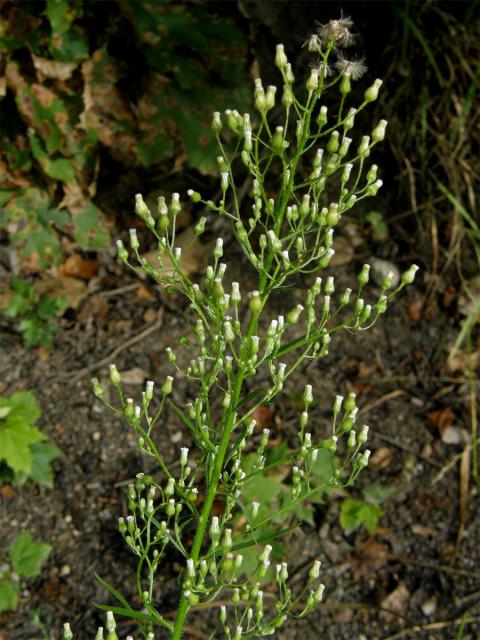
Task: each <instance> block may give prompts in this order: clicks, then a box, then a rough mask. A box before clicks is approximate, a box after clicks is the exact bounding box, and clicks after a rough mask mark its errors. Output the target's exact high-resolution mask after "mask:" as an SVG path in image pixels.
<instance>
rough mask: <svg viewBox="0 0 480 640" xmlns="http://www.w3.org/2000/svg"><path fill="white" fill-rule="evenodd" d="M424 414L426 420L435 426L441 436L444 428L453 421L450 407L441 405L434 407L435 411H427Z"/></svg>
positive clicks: (453, 417)
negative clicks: (440, 406)
mask: <svg viewBox="0 0 480 640" xmlns="http://www.w3.org/2000/svg"><path fill="white" fill-rule="evenodd" d="M425 416H426V418H427V420H429V421H430V422H431V423H432V424H433V425H435V427H437V429H438V431H439V433H440V437H442V438H443V435H444V433H445V430H446V429H447V428H448V427H450V426H451V425H452V424H453V423H454V422H455V414H454V413H453V411H452V409H451V408H450V407H443V408H442V409H436V410H435V411H427V413H426V414H425Z"/></svg>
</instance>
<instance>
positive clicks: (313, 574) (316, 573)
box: [308, 560, 322, 580]
mask: <svg viewBox="0 0 480 640" xmlns="http://www.w3.org/2000/svg"><path fill="white" fill-rule="evenodd" d="M321 565H322V563H321V562H320V560H315V562H314V563H313V565H312V567H311V568H310V571H309V572H308V579H309V580H317V579H318V578H319V577H320V567H321Z"/></svg>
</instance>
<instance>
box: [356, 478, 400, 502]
mask: <svg viewBox="0 0 480 640" xmlns="http://www.w3.org/2000/svg"><path fill="white" fill-rule="evenodd" d="M397 491H398V486H395V485H386V484H382V483H381V482H378V480H377V481H376V482H374V483H373V484H371V485H369V486H368V487H365V489H363V491H362V493H363V497H364V498H365V502H368V503H369V504H382V502H384V501H385V500H386V499H387V498H389V497H390V496H392V495H393V494H394V493H396V492H397Z"/></svg>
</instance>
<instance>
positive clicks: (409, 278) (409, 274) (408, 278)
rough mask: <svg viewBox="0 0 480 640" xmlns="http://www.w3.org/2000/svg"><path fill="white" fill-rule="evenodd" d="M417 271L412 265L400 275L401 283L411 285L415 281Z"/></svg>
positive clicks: (415, 266)
mask: <svg viewBox="0 0 480 640" xmlns="http://www.w3.org/2000/svg"><path fill="white" fill-rule="evenodd" d="M418 269H419V267H418V266H417V265H416V264H412V266H411V267H410V269H408V270H407V271H405V273H404V274H403V275H402V283H403V284H412V282H413V281H414V280H415V274H416V273H417V271H418Z"/></svg>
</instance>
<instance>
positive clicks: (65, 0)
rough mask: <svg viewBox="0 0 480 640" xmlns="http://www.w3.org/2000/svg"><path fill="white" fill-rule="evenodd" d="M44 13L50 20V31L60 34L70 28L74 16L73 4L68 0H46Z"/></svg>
mask: <svg viewBox="0 0 480 640" xmlns="http://www.w3.org/2000/svg"><path fill="white" fill-rule="evenodd" d="M44 14H45V15H46V16H47V18H48V20H49V21H50V26H51V28H52V32H53V33H55V34H59V35H60V34H62V33H65V31H68V30H69V29H70V26H71V24H72V22H73V20H74V19H75V17H76V10H75V4H72V3H70V2H69V0H47V6H46V7H45V11H44Z"/></svg>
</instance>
